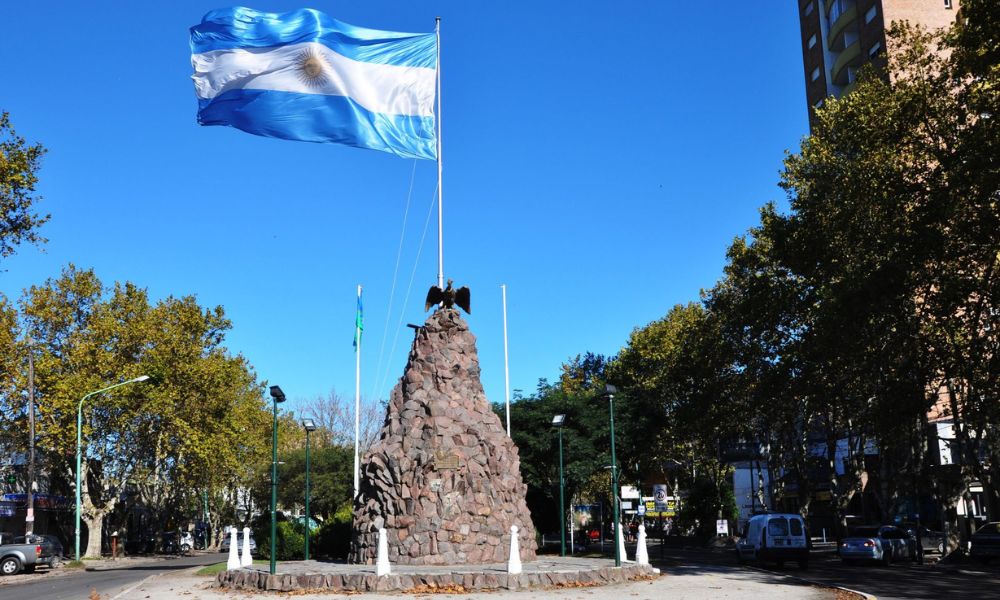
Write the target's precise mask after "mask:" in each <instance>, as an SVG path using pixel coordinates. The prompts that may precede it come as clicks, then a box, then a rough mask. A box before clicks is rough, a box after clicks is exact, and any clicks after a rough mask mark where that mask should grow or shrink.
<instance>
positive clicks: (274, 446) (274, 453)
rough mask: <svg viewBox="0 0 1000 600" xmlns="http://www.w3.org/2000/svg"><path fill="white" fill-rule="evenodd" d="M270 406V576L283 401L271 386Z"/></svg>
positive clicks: (275, 531) (275, 565)
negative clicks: (271, 421) (280, 405)
mask: <svg viewBox="0 0 1000 600" xmlns="http://www.w3.org/2000/svg"><path fill="white" fill-rule="evenodd" d="M271 400H272V402H271V404H272V405H273V406H274V421H273V423H272V425H271V575H274V572H275V571H276V570H277V568H278V561H277V560H275V556H274V553H275V538H276V537H277V536H278V514H277V512H278V403H279V402H284V401H285V392H283V391H281V388H280V387H278V386H276V385H272V386H271Z"/></svg>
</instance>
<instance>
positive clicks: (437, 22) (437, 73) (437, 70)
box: [434, 17, 444, 289]
mask: <svg viewBox="0 0 1000 600" xmlns="http://www.w3.org/2000/svg"><path fill="white" fill-rule="evenodd" d="M434 35H435V36H436V37H437V64H436V65H435V67H434V77H435V78H436V80H437V81H436V85H437V119H436V123H437V168H438V185H437V188H438V287H439V288H441V289H444V207H443V202H444V190H443V188H442V185H443V183H444V182H443V181H442V178H441V165H442V160H441V146H442V144H441V17H434Z"/></svg>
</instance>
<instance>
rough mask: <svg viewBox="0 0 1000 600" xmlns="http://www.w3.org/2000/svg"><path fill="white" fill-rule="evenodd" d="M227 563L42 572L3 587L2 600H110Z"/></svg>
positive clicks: (190, 560)
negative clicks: (155, 580)
mask: <svg viewBox="0 0 1000 600" xmlns="http://www.w3.org/2000/svg"><path fill="white" fill-rule="evenodd" d="M225 559H226V555H225V554H218V553H208V554H202V555H196V556H187V557H183V558H182V557H176V558H175V557H170V558H164V559H162V560H157V561H155V562H149V563H145V564H135V565H124V566H123V567H121V568H110V569H104V570H100V571H79V572H75V573H62V572H53V573H47V572H46V571H45V570H44V569H39V570H38V571H36V572H35V573H34V574H33V575H31V578H30V579H28V580H27V581H24V582H18V583H11V584H9V585H3V586H0V598H3V600H87V598H88V597H89V596H90V595H91V590H94V591H96V592H97V593H98V594H100V598H102V599H104V600H107V599H109V598H114V597H115V596H116V595H118V594H120V593H121V592H122V591H124V590H127V589H129V588H130V587H132V586H134V585H136V584H137V583H139V582H141V581H142V580H144V579H146V578H147V577H149V576H150V575H157V574H160V573H165V572H171V571H177V570H180V569H188V568H191V567H194V566H198V565H210V564H213V563H217V562H220V561H224V560H225Z"/></svg>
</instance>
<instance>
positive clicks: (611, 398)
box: [604, 383, 622, 567]
mask: <svg viewBox="0 0 1000 600" xmlns="http://www.w3.org/2000/svg"><path fill="white" fill-rule="evenodd" d="M616 392H618V388H616V387H615V386H613V385H611V384H610V383H609V384H607V385H605V386H604V395H605V396H607V397H608V409H609V410H610V414H611V497H612V498H613V499H614V500H613V501H614V519H615V542H614V544H615V566H616V567H620V566H622V554H621V546H620V545H619V543H618V536H620V535H622V533H621V526H622V524H621V515H620V510H621V506H620V505H619V503H618V466H617V464H616V462H615V393H616Z"/></svg>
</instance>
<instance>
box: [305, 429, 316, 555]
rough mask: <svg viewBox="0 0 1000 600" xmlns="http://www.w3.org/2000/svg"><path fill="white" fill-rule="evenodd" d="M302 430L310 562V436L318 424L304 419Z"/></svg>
mask: <svg viewBox="0 0 1000 600" xmlns="http://www.w3.org/2000/svg"><path fill="white" fill-rule="evenodd" d="M302 429H305V430H306V552H305V554H306V560H309V533H310V531H311V527H310V522H311V521H312V515H310V514H309V434H310V433H312V432H313V431H316V422H315V421H313V420H312V419H302Z"/></svg>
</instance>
